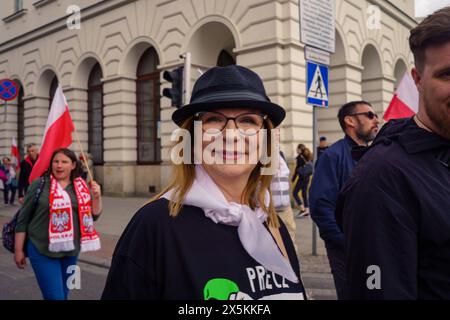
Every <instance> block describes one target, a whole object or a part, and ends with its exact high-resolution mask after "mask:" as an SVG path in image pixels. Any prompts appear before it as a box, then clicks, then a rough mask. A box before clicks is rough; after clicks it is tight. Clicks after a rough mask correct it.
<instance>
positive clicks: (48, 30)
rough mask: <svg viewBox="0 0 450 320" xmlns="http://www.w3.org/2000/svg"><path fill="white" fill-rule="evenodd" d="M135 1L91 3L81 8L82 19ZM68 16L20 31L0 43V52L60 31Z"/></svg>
mask: <svg viewBox="0 0 450 320" xmlns="http://www.w3.org/2000/svg"><path fill="white" fill-rule="evenodd" d="M135 1H136V0H103V1H99V2H97V3H95V4H93V5H90V6H88V7H86V8H83V9H81V16H82V21H83V20H89V19H92V18H94V17H96V16H98V15H101V14H102V13H104V12H107V11H111V10H114V9H116V8H118V7H121V6H124V5H127V4H130V3H132V2H135ZM24 10H26V9H24ZM21 11H23V10H21ZM17 13H18V12H16V13H15V14H17ZM22 15H23V14H22ZM69 16H70V14H67V15H65V16H63V17H61V18H58V19H56V20H54V21H51V22H49V23H46V24H44V25H42V26H39V27H37V28H35V29H33V30H31V31H29V32H25V33H22V34H20V35H18V36H16V37H14V38H12V39H9V40H7V41H5V42H3V43H1V44H0V53H3V52H6V51H9V50H12V49H14V48H17V47H20V46H22V45H24V44H26V43H30V42H32V41H35V40H37V39H40V38H43V37H45V36H47V35H49V34H52V33H55V32H57V31H60V30H62V29H64V28H67V25H66V20H67V18H68V17H69ZM9 17H11V16H9ZM9 17H6V18H4V19H3V21H5V19H7V18H9Z"/></svg>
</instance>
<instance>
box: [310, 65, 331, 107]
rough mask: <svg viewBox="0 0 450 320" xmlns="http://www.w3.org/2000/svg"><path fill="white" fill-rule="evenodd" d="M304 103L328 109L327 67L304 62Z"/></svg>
mask: <svg viewBox="0 0 450 320" xmlns="http://www.w3.org/2000/svg"><path fill="white" fill-rule="evenodd" d="M306 78H307V82H306V103H308V104H312V105H316V106H320V107H328V67H326V66H323V65H320V64H317V63H314V62H310V61H307V62H306Z"/></svg>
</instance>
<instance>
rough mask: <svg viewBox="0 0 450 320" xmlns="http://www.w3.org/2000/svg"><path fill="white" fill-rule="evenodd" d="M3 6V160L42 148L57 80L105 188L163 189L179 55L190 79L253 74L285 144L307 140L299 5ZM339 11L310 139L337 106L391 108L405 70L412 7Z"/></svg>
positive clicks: (111, 2)
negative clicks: (7, 88) (7, 83)
mask: <svg viewBox="0 0 450 320" xmlns="http://www.w3.org/2000/svg"><path fill="white" fill-rule="evenodd" d="M75 3H76V4H75ZM74 4H75V7H74V6H73V5H74ZM0 7H1V11H0V12H1V13H2V17H1V18H2V19H3V21H2V22H0V79H1V78H11V79H14V80H15V81H16V82H17V83H18V84H19V85H20V87H21V90H20V94H19V97H18V98H17V99H16V100H14V101H11V102H9V103H8V105H7V117H6V121H3V122H2V123H0V155H5V154H9V148H10V145H11V139H12V138H13V137H16V138H17V139H18V140H19V144H20V146H21V148H22V149H23V147H24V146H25V145H26V144H28V143H32V142H33V143H37V144H40V142H41V139H42V135H43V132H44V129H45V123H46V119H47V115H48V109H49V106H50V101H51V98H52V95H53V93H54V90H55V88H56V86H57V84H58V82H59V83H60V84H61V86H62V89H63V91H64V93H65V95H66V98H67V101H68V104H69V108H70V111H71V115H72V118H73V120H74V123H75V126H76V127H77V130H78V132H79V136H80V140H81V142H82V145H83V149H84V150H89V152H90V153H91V154H92V155H93V158H94V162H95V176H96V180H98V181H99V182H100V183H101V184H102V185H103V189H104V191H105V192H106V193H107V194H111V195H148V194H149V192H154V191H158V190H160V188H161V187H162V186H163V185H164V184H165V183H166V182H167V180H168V177H169V172H170V168H169V166H170V157H169V146H170V145H171V141H170V137H171V133H172V131H173V129H174V128H175V125H174V124H173V123H172V122H171V114H172V112H173V110H174V107H172V106H170V101H169V100H168V99H167V98H164V97H161V92H162V89H163V88H164V87H166V86H167V82H165V80H164V79H163V77H162V72H163V71H164V70H171V69H173V68H175V67H178V66H181V65H182V64H183V59H182V58H180V55H181V54H183V53H185V52H190V53H191V57H192V68H191V71H192V72H191V79H192V83H193V82H194V81H195V79H196V78H197V77H198V76H199V74H200V72H203V71H204V70H206V69H207V68H209V67H212V66H215V65H226V64H229V63H237V64H240V65H243V66H246V67H249V68H251V69H252V70H254V71H255V72H257V73H258V74H259V75H260V76H261V77H262V79H263V80H264V84H265V87H266V90H267V93H268V95H269V97H270V98H271V100H272V101H274V102H276V103H278V104H280V105H281V106H283V107H284V108H285V109H286V112H287V117H286V119H285V120H284V122H283V123H282V124H281V149H282V150H283V151H284V152H285V153H286V154H287V155H288V156H289V157H290V158H293V157H294V153H295V149H296V145H297V144H298V143H305V144H307V145H309V146H311V144H312V138H313V133H312V107H311V106H309V105H307V104H306V99H305V95H306V89H305V86H306V84H305V78H306V71H305V58H304V44H302V43H301V42H300V36H299V34H300V32H299V3H298V0H278V1H274V0H271V1H268V0H105V1H94V0H77V1H74V0H40V1H37V0H22V1H17V0H16V1H13V0H11V1H10V0H5V1H2V2H1V4H0ZM335 8H336V10H335V11H336V14H335V23H336V51H335V53H333V54H332V55H331V64H330V76H329V78H330V79H329V92H328V96H329V100H330V107H329V108H327V109H320V110H318V113H317V114H318V129H319V132H318V135H325V136H327V137H328V139H329V140H330V141H331V142H333V141H336V140H337V139H339V138H341V137H342V132H341V131H340V129H339V124H338V121H337V118H336V114H337V110H338V108H339V106H341V105H342V104H343V103H345V102H347V101H350V100H355V99H358V100H359V99H365V100H368V101H369V102H371V103H372V104H373V105H374V107H375V109H376V110H377V111H378V112H379V113H380V114H381V113H382V112H383V111H384V110H385V109H386V108H387V105H388V103H389V101H390V99H391V97H392V95H393V92H394V88H395V86H396V83H398V81H399V79H400V78H401V76H402V75H403V73H404V72H405V71H406V70H407V69H409V68H410V67H411V66H412V63H413V57H412V54H411V53H410V50H409V47H408V36H409V30H410V29H411V28H413V27H414V26H415V25H416V20H415V19H414V3H413V1H412V0H336V1H335ZM77 9H80V11H79V15H78V11H77ZM78 18H80V21H79V22H80V24H79V25H77V22H78V20H77V19H78ZM374 19H375V20H374ZM78 26H79V28H77V27H78ZM0 108H2V109H1V110H0V112H5V108H4V107H0ZM2 118H3V113H1V114H0V121H2ZM72 147H73V149H74V150H76V151H79V147H78V146H77V145H76V144H73V146H72Z"/></svg>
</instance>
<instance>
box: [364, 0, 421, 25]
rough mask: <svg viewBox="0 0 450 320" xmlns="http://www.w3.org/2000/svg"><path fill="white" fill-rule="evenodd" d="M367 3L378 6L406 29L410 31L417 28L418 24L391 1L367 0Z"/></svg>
mask: <svg viewBox="0 0 450 320" xmlns="http://www.w3.org/2000/svg"><path fill="white" fill-rule="evenodd" d="M367 1H368V2H370V3H372V4H374V5H376V6H378V7H379V8H380V9H381V11H383V12H384V13H386V14H387V15H388V16H390V17H392V18H393V19H394V20H396V21H398V22H399V23H401V24H402V25H403V26H405V27H406V28H408V29H412V28H414V27H415V26H417V24H418V22H417V20H415V19H414V17H411V16H410V15H409V14H407V13H406V12H404V11H403V10H401V9H400V8H399V7H397V6H396V5H395V4H393V3H392V1H391V0H367Z"/></svg>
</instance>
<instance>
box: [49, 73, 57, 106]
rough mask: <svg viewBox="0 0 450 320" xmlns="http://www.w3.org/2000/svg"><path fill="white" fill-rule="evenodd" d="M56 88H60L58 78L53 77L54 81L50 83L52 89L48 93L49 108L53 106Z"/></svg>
mask: <svg viewBox="0 0 450 320" xmlns="http://www.w3.org/2000/svg"><path fill="white" fill-rule="evenodd" d="M56 88H58V78H57V77H56V76H54V77H53V80H52V83H51V84H50V91H49V93H48V101H49V102H48V110H50V107H51V106H52V101H53V97H54V96H55V92H56Z"/></svg>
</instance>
